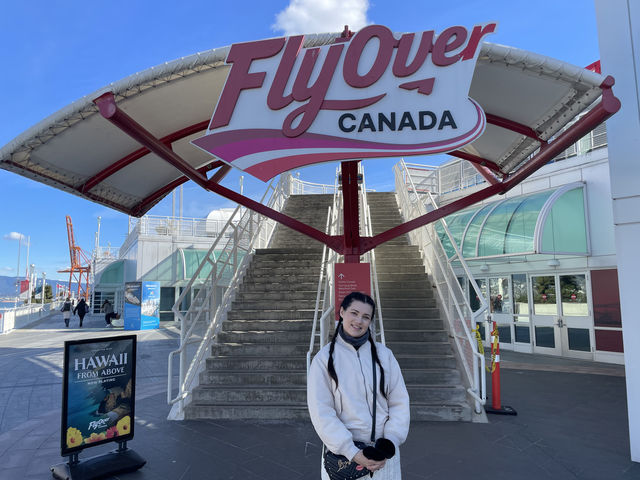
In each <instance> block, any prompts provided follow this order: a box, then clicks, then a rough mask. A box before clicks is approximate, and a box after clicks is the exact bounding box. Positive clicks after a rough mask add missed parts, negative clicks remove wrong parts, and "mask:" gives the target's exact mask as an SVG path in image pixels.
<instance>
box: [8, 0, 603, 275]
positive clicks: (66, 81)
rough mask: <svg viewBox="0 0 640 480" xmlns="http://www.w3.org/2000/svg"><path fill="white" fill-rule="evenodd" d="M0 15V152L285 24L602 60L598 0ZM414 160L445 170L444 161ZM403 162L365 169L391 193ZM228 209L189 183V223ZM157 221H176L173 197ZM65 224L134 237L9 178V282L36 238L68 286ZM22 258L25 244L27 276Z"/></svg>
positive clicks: (353, 0) (108, 6) (316, 2)
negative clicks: (485, 28)
mask: <svg viewBox="0 0 640 480" xmlns="http://www.w3.org/2000/svg"><path fill="white" fill-rule="evenodd" d="M290 4H291V5H290ZM288 7H289V8H288ZM287 8H288V9H287ZM0 12H1V13H2V14H1V15H0V61H1V62H2V68H3V75H2V76H0V91H1V92H2V95H1V96H0V107H1V110H0V111H1V112H2V115H0V146H3V145H5V144H6V143H8V142H9V141H11V140H12V139H13V138H14V137H16V136H17V135H19V134H20V133H22V132H23V131H25V130H26V129H28V128H29V127H31V126H32V125H34V124H35V123H37V122H39V121H40V120H42V119H43V118H45V117H47V116H48V115H50V114H52V113H54V112H56V111H57V110H59V109H61V108H63V107H64V106H66V105H68V104H69V103H71V102H72V101H74V100H76V99H78V98H80V97H82V96H84V95H87V94H89V93H92V92H93V91H95V90H98V89H99V88H101V87H103V86H105V85H107V84H109V83H110V82H113V81H116V80H119V79H121V78H123V77H126V76H129V75H131V74H133V73H135V72H138V71H141V70H145V69H147V68H149V67H151V66H154V65H157V64H160V63H163V62H165V61H170V60H173V59H175V58H178V57H181V56H185V55H190V54H192V53H195V52H198V51H203V50H208V49H210V48H216V47H221V46H225V45H229V44H231V43H234V42H239V41H246V40H254V39H259V38H266V37H273V36H278V35H282V34H284V33H285V30H284V29H283V27H288V28H290V29H291V31H293V32H308V33H315V32H324V31H337V30H341V27H340V26H341V25H344V24H345V23H348V24H349V25H352V26H353V25H356V24H357V23H359V22H360V23H362V22H367V23H377V24H382V25H386V26H388V27H389V28H391V29H392V30H394V31H422V30H428V29H435V30H436V31H441V30H442V29H444V28H446V27H449V26H452V25H454V24H461V25H465V26H472V25H474V24H476V23H485V22H488V21H497V22H498V31H497V33H495V34H493V35H491V36H489V37H488V41H491V42H494V43H500V44H504V45H510V46H515V47H518V48H522V49H525V50H530V51H533V52H536V53H540V54H543V55H547V56H550V57H554V58H558V59H560V60H564V61H567V62H569V63H573V64H575V65H579V66H585V65H588V64H590V63H592V62H593V61H595V60H597V59H598V58H599V53H598V38H597V29H596V19H595V11H594V5H593V2H592V1H591V0H564V1H558V0H554V1H551V0H538V1H536V2H531V1H530V0H529V1H524V0H510V1H504V0H491V1H488V0H484V1H470V0H460V1H454V2H435V1H431V0H403V1H401V2H398V1H392V0H377V1H370V2H368V3H367V2H366V1H364V0H341V1H338V0H291V2H290V1H289V0H269V1H265V0H256V1H254V0H244V1H238V2H216V1H211V0H209V1H185V2H182V3H181V4H180V6H178V4H177V3H175V2H165V1H163V0H155V1H153V2H151V1H146V0H145V1H136V2H130V1H111V2H87V1H79V0H68V1H65V2H45V1H42V0H32V1H29V2H5V3H4V4H3V6H2V7H0ZM281 12H283V13H281ZM279 13H281V15H280V16H279V17H278V14H279ZM352 29H353V28H352ZM211 108H212V110H213V105H212V106H211ZM414 161H422V162H423V163H428V164H436V163H439V162H440V161H441V158H440V159H437V158H423V159H420V160H418V159H414ZM394 163H395V161H394V160H375V161H369V162H366V163H365V169H366V170H365V171H366V175H367V183H368V185H369V186H371V187H373V188H377V189H378V190H390V189H391V182H390V179H391V176H392V172H391V167H392V165H393V164H394ZM333 171H335V165H332V166H325V167H310V168H308V169H304V170H302V171H301V176H302V178H303V179H307V180H310V181H316V182H323V183H333V178H332V173H331V172H333ZM238 179H239V174H238V173H237V172H234V173H233V174H231V175H229V176H228V177H227V178H226V179H225V182H224V184H225V185H226V186H228V187H230V188H233V189H234V190H238V181H239V180H238ZM264 187H265V185H264V184H262V182H260V181H258V180H255V179H252V178H247V177H245V193H247V194H249V195H251V196H253V197H256V196H260V195H261V194H262V191H263V190H264ZM230 206H234V205H233V204H231V202H229V201H227V200H226V199H223V198H221V197H217V196H215V195H213V194H211V193H207V192H204V191H202V190H201V189H200V188H199V187H196V186H195V185H193V184H192V183H191V182H189V183H187V184H185V186H184V216H187V217H204V216H206V214H207V213H208V212H209V211H210V210H213V209H215V208H221V207H230ZM150 213H151V214H154V215H170V214H171V196H169V197H167V198H166V199H165V200H164V201H162V202H161V203H160V204H158V205H157V206H155V207H154V208H153V209H152V210H151V212H150ZM65 215H70V216H71V217H72V219H73V224H74V229H75V235H76V243H77V244H79V245H80V246H81V247H82V248H83V249H85V250H86V251H88V252H90V251H91V250H92V248H93V245H94V234H95V231H96V229H97V217H98V216H100V217H101V218H102V227H101V241H100V244H101V245H102V246H106V245H107V243H110V244H111V245H112V246H114V247H118V246H120V244H121V243H122V242H123V241H124V239H125V238H126V233H127V216H126V215H124V214H121V213H118V212H116V211H114V210H110V209H108V208H106V207H103V206H101V205H98V204H95V203H91V202H89V201H87V200H83V199H81V198H79V197H76V196H74V195H71V194H68V193H64V192H61V191H58V190H55V189H53V188H51V187H47V186H45V185H42V184H40V183H37V182H34V181H32V180H29V179H26V178H23V177H20V176H18V175H16V174H13V173H9V172H7V171H5V170H0V226H1V228H0V275H11V276H13V275H15V274H16V267H17V255H18V241H17V240H16V239H13V238H12V237H15V235H13V236H12V235H11V233H12V232H18V233H21V234H23V235H25V236H30V237H31V248H30V258H29V263H34V264H35V265H36V270H37V271H38V274H40V272H42V271H45V272H46V273H47V278H61V279H62V278H64V275H63V274H58V273H56V271H57V270H59V269H61V268H65V267H66V266H68V264H69V255H68V244H67V234H66V226H65ZM25 249H26V247H25V246H24V245H23V247H22V251H21V271H22V272H24V270H25V255H26V254H25Z"/></svg>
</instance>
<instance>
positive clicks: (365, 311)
mask: <svg viewBox="0 0 640 480" xmlns="http://www.w3.org/2000/svg"><path fill="white" fill-rule="evenodd" d="M372 313H373V307H372V306H371V305H369V304H368V303H364V302H361V301H359V300H354V301H353V302H351V305H349V306H348V307H347V308H346V310H345V309H344V308H342V307H340V316H341V317H342V328H344V331H345V333H346V334H347V335H350V336H352V337H356V338H357V337H361V336H362V335H364V334H365V333H366V332H367V329H368V328H369V324H370V323H371V316H372Z"/></svg>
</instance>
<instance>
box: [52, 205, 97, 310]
mask: <svg viewBox="0 0 640 480" xmlns="http://www.w3.org/2000/svg"><path fill="white" fill-rule="evenodd" d="M67 236H68V237H69V257H70V258H71V267H70V268H67V269H65V270H58V273H68V274H69V286H68V288H67V291H68V292H71V284H72V283H73V282H74V281H75V282H76V283H77V285H78V287H77V291H76V295H77V297H76V298H80V297H82V296H83V297H85V299H87V300H88V298H89V273H90V272H91V260H90V259H89V256H88V255H87V254H86V252H85V251H84V250H82V248H80V247H79V246H77V245H76V241H75V239H74V237H73V223H72V222H71V217H70V216H69V215H67ZM83 280H84V288H83Z"/></svg>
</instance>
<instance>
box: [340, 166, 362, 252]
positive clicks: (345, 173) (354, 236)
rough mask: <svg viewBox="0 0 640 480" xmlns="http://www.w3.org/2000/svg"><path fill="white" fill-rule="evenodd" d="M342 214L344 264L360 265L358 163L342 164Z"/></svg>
mask: <svg viewBox="0 0 640 480" xmlns="http://www.w3.org/2000/svg"><path fill="white" fill-rule="evenodd" d="M341 171H342V212H343V232H344V262H345V263H360V215H359V213H360V212H359V205H358V162H357V161H349V162H342V164H341Z"/></svg>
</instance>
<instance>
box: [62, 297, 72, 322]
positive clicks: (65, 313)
mask: <svg viewBox="0 0 640 480" xmlns="http://www.w3.org/2000/svg"><path fill="white" fill-rule="evenodd" d="M60 311H61V312H62V318H63V319H64V326H65V327H68V326H69V319H70V318H71V298H70V297H67V299H66V300H65V301H64V303H63V304H62V308H61V309H60Z"/></svg>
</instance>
